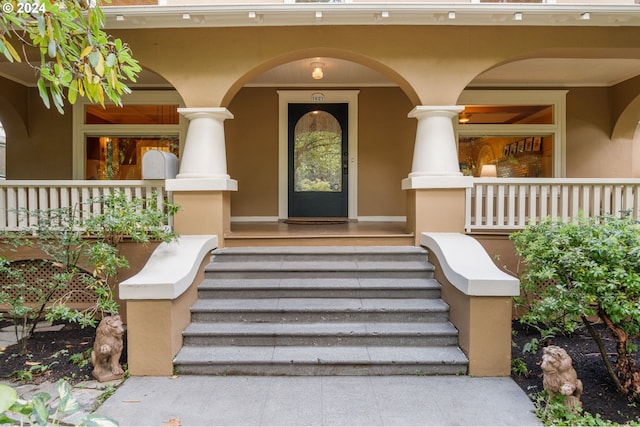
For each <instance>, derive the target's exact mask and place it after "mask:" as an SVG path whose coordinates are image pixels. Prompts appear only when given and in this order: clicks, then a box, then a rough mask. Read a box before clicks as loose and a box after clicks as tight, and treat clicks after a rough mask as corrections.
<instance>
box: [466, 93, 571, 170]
mask: <svg viewBox="0 0 640 427" xmlns="http://www.w3.org/2000/svg"><path fill="white" fill-rule="evenodd" d="M565 95H566V91H544V90H541V91H534V90H531V91H525V90H523V91H499V90H496V91H484V90H469V91H465V92H464V93H463V94H462V95H461V97H460V100H459V103H460V104H463V105H465V110H464V111H463V112H462V113H460V115H459V117H458V125H457V127H456V129H457V133H458V158H459V161H460V170H461V171H462V172H463V173H464V174H465V175H472V176H476V177H478V176H487V173H486V172H487V171H491V172H489V176H497V177H503V178H508V177H522V178H525V177H526V178H535V177H562V176H564V171H565V161H564V151H565V150H564V129H565V127H564V114H565ZM485 165H491V167H490V168H484V166H485ZM493 166H495V168H494V167H493ZM483 171H484V172H483Z"/></svg>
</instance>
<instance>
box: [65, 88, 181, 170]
mask: <svg viewBox="0 0 640 427" xmlns="http://www.w3.org/2000/svg"><path fill="white" fill-rule="evenodd" d="M83 101H84V100H83ZM123 103H124V106H123V107H117V106H114V105H107V106H106V108H102V106H100V105H91V104H88V103H86V102H84V103H82V102H80V101H79V102H78V103H76V104H75V105H74V109H73V119H74V150H73V155H74V178H75V179H107V180H122V179H126V180H138V179H142V156H143V155H144V153H145V152H147V151H148V150H151V149H154V150H162V151H169V152H171V153H174V154H175V155H176V156H179V154H180V141H181V140H182V138H181V134H183V133H184V131H185V129H184V127H185V126H186V125H184V124H182V121H181V119H180V115H179V114H178V111H177V110H178V107H179V106H180V100H179V97H178V95H177V93H176V92H173V91H157V92H156V91H141V92H134V93H133V94H131V95H129V96H127V97H126V98H125V99H124V100H123Z"/></svg>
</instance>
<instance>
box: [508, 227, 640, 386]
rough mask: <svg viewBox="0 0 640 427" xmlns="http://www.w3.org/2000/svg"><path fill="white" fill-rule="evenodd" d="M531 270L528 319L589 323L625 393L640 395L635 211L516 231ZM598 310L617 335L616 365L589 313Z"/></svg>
mask: <svg viewBox="0 0 640 427" xmlns="http://www.w3.org/2000/svg"><path fill="white" fill-rule="evenodd" d="M511 239H512V240H513V241H514V246H515V249H516V252H517V253H518V254H519V255H520V256H521V257H522V261H523V263H524V265H525V270H524V272H523V273H522V274H521V277H520V279H521V283H522V286H523V289H524V298H522V299H521V300H520V303H521V304H525V305H527V308H528V311H527V312H526V314H525V315H524V316H523V317H522V319H521V320H522V321H523V322H525V323H528V324H530V325H534V326H537V327H540V325H542V327H541V329H542V330H543V332H544V330H546V331H549V330H551V331H564V332H568V333H570V332H573V331H574V330H576V329H577V328H578V327H580V326H584V327H585V328H587V330H588V331H589V333H590V334H591V336H592V337H593V339H594V340H595V341H596V343H597V344H598V347H599V349H600V353H601V356H602V359H603V361H604V363H605V366H606V369H607V371H608V373H609V375H610V377H611V378H612V380H613V381H614V383H615V385H616V388H617V389H618V391H619V392H620V393H622V394H625V395H628V396H630V397H632V398H638V397H640V372H639V371H638V367H637V366H636V362H635V360H634V352H635V351H636V350H637V348H636V346H635V345H634V343H633V339H636V338H638V337H639V336H640V225H639V224H638V223H637V222H636V221H635V220H633V219H631V218H629V217H628V216H625V217H623V218H615V217H599V218H584V217H579V218H577V219H575V220H574V221H572V222H569V223H561V222H556V221H551V220H546V221H543V222H541V223H539V224H535V225H530V226H527V227H526V228H525V229H524V230H522V231H519V232H516V233H514V234H512V235H511ZM592 316H593V317H598V318H599V319H600V320H601V321H602V322H604V324H605V325H606V327H607V328H606V330H607V331H609V332H610V333H611V334H612V335H613V337H614V338H615V340H616V356H617V358H616V363H615V369H614V367H613V364H612V363H611V361H610V360H609V355H608V354H607V351H606V349H605V347H604V344H603V340H602V337H601V336H600V335H599V333H598V331H597V330H596V329H595V328H593V326H592V324H591V322H590V321H589V318H591V317H592Z"/></svg>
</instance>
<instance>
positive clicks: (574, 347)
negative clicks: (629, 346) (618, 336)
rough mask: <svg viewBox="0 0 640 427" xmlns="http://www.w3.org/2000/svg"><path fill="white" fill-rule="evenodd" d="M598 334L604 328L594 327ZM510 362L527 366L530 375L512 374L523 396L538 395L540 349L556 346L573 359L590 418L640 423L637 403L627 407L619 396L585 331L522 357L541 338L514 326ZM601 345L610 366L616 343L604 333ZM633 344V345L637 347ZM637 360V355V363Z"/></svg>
mask: <svg viewBox="0 0 640 427" xmlns="http://www.w3.org/2000/svg"><path fill="white" fill-rule="evenodd" d="M595 327H596V328H597V329H598V330H603V329H604V325H595ZM513 330H514V334H513V343H514V346H513V348H512V358H513V359H514V360H515V359H521V360H523V361H524V362H525V363H526V366H527V369H528V371H529V375H527V376H521V375H514V374H512V375H511V376H512V378H513V379H514V380H515V382H516V383H517V384H518V385H519V386H520V388H522V389H523V390H524V391H525V393H527V394H531V393H535V392H541V391H543V390H544V388H543V387H542V370H541V369H540V361H541V360H542V346H543V345H557V346H559V347H562V348H564V349H565V350H566V351H567V353H568V354H569V356H570V357H571V358H572V359H573V367H574V369H575V370H576V372H577V374H578V378H579V379H580V380H581V381H582V384H583V387H584V391H583V393H582V406H583V409H584V410H585V411H587V412H589V413H591V414H592V415H595V414H600V415H601V417H602V418H603V419H604V420H610V421H613V422H616V423H620V424H624V423H628V422H629V421H633V420H640V401H639V402H637V403H630V402H629V401H628V400H627V398H626V397H624V396H622V395H620V394H618V392H617V391H616V389H615V386H614V385H613V382H612V381H611V379H610V378H609V375H608V374H607V371H606V369H605V366H604V363H603V361H602V358H601V356H600V352H599V351H598V347H597V345H596V343H595V342H594V341H593V339H592V338H591V336H590V335H589V334H588V333H587V332H586V331H578V332H576V333H574V334H572V335H570V336H558V337H555V338H553V339H552V340H549V342H545V343H542V344H541V345H540V348H539V349H538V351H536V352H535V353H533V354H532V353H524V354H523V352H522V349H523V348H524V345H525V344H526V343H528V342H529V341H531V339H532V338H540V335H539V333H538V332H537V331H536V330H535V329H533V328H527V327H526V326H524V325H522V324H520V322H517V321H514V322H513ZM603 336H604V337H605V338H604V341H605V343H606V346H607V352H608V353H609V354H612V355H614V357H613V358H612V363H615V347H614V346H615V341H614V339H613V338H612V337H610V336H609V335H608V334H607V331H604V334H603ZM639 341H640V340H636V344H640V342H639ZM637 359H638V357H637V355H636V360H637Z"/></svg>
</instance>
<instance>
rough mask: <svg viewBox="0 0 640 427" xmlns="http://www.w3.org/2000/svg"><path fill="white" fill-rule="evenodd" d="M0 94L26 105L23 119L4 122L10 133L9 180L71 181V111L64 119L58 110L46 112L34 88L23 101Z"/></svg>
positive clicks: (8, 146)
mask: <svg viewBox="0 0 640 427" xmlns="http://www.w3.org/2000/svg"><path fill="white" fill-rule="evenodd" d="M0 80H2V79H0ZM0 93H2V95H0V97H4V99H5V100H6V99H10V102H16V103H17V105H20V104H21V103H24V104H25V105H26V107H25V108H23V109H22V110H23V111H24V113H23V114H26V117H25V118H24V119H23V118H22V117H19V116H17V115H16V116H14V117H9V119H8V120H6V122H5V120H4V118H2V119H3V125H4V126H5V127H6V133H7V179H71V178H72V174H71V163H72V154H71V137H72V125H71V122H72V117H71V111H70V109H67V112H66V113H65V114H64V115H61V114H59V113H58V112H57V111H56V110H55V108H54V109H53V110H47V109H46V107H44V106H43V104H42V100H41V99H40V95H38V90H37V89H35V88H29V89H27V90H26V91H25V92H24V94H25V96H24V101H23V100H21V99H16V100H14V99H12V98H9V97H11V96H12V95H11V94H6V95H5V93H3V92H0ZM21 121H23V123H24V124H23V123H20V122H21Z"/></svg>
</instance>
